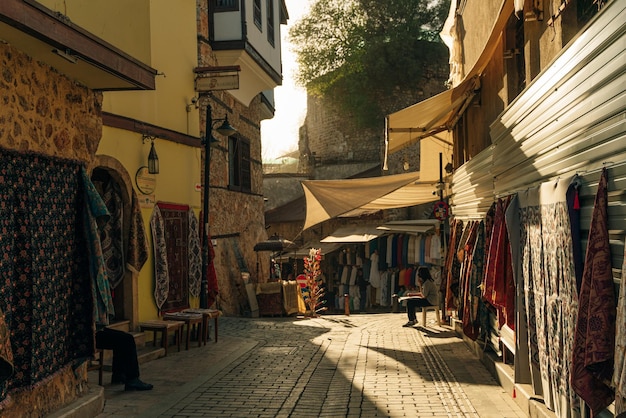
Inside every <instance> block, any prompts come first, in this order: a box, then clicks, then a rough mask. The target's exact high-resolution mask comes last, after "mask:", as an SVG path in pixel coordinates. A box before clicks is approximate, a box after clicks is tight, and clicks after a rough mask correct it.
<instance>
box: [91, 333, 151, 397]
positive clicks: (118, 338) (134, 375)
mask: <svg viewBox="0 0 626 418" xmlns="http://www.w3.org/2000/svg"><path fill="white" fill-rule="evenodd" d="M96 347H97V348H100V349H105V350H113V365H112V369H113V375H112V376H111V384H112V385H115V384H121V383H124V384H125V387H124V390H127V391H131V390H151V389H152V385H151V384H149V383H145V382H142V381H141V380H139V362H138V361H137V346H136V345H135V338H134V337H133V336H132V334H129V333H128V332H124V331H120V330H116V329H110V328H102V329H99V330H98V331H97V332H96Z"/></svg>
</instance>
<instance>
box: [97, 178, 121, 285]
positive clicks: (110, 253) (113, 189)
mask: <svg viewBox="0 0 626 418" xmlns="http://www.w3.org/2000/svg"><path fill="white" fill-rule="evenodd" d="M102 200H103V201H104V204H105V205H106V207H107V210H108V211H109V215H110V216H109V218H108V220H107V221H106V222H104V223H103V224H102V226H101V227H100V242H101V245H102V255H103V257H104V263H105V267H106V269H107V276H108V278H109V283H110V284H111V289H115V288H116V287H117V286H118V285H119V284H120V283H121V282H122V280H124V264H125V262H124V243H123V241H122V231H123V224H124V219H123V218H124V210H123V207H124V203H123V200H122V191H121V189H120V186H119V185H118V184H117V182H115V181H113V180H112V179H110V180H109V181H108V182H107V183H106V185H105V186H104V190H103V192H102Z"/></svg>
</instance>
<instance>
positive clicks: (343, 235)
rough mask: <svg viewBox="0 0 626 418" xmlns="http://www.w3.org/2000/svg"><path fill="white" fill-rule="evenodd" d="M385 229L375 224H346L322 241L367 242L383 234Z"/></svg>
mask: <svg viewBox="0 0 626 418" xmlns="http://www.w3.org/2000/svg"><path fill="white" fill-rule="evenodd" d="M384 233H385V231H381V230H379V229H377V228H376V227H375V226H344V227H341V228H339V229H337V230H336V231H335V232H333V233H332V234H331V235H329V236H327V237H326V238H324V239H323V240H321V241H320V242H334V243H342V244H357V243H365V242H368V241H371V240H373V239H374V238H378V237H379V236H381V235H383V234H384Z"/></svg>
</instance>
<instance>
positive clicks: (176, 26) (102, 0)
mask: <svg viewBox="0 0 626 418" xmlns="http://www.w3.org/2000/svg"><path fill="white" fill-rule="evenodd" d="M40 2H41V3H42V4H43V5H44V6H46V7H48V8H50V9H52V10H55V11H58V12H59V13H61V14H63V15H65V16H67V17H68V18H69V19H70V20H71V21H72V22H73V23H75V24H77V25H78V26H80V27H82V28H84V29H86V30H88V31H90V32H92V33H93V34H94V35H96V36H98V37H100V38H102V39H104V40H105V41H106V42H108V43H110V44H111V45H113V46H115V47H116V48H118V49H120V50H122V51H124V52H125V53H127V54H129V55H130V56H132V57H133V58H135V59H138V60H139V61H141V62H143V63H145V64H147V65H149V66H151V67H152V68H154V69H156V70H157V71H158V72H159V75H158V76H157V77H156V90H155V91H125V92H107V93H106V94H105V99H104V102H103V110H104V111H105V112H111V113H115V114H119V115H124V116H127V117H130V118H133V119H137V120H140V121H142V122H148V123H151V124H154V125H157V126H161V127H165V128H168V129H171V130H174V131H177V132H182V133H185V134H188V135H193V136H198V135H199V113H198V110H197V109H195V107H192V108H191V109H190V110H191V111H190V112H188V111H187V105H188V104H191V99H192V98H193V97H194V96H195V91H194V73H193V69H194V68H195V67H197V66H198V57H197V54H198V49H197V19H196V2H195V0H178V1H176V2H172V1H171V0H132V1H129V0H89V1H84V0H41V1H40ZM173 3H175V5H173ZM112 22H115V23H112Z"/></svg>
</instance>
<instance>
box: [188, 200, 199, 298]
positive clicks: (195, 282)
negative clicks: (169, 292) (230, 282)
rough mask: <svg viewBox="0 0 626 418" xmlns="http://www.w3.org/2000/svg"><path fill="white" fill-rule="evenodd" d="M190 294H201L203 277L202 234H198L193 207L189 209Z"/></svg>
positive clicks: (196, 219) (194, 295)
mask: <svg viewBox="0 0 626 418" xmlns="http://www.w3.org/2000/svg"><path fill="white" fill-rule="evenodd" d="M188 216H189V238H188V239H189V249H188V254H189V294H190V295H191V296H193V297H196V298H197V297H198V296H200V284H201V283H200V281H201V279H202V277H201V276H202V257H201V254H202V252H201V249H200V236H199V235H198V218H196V214H195V213H194V211H193V209H191V208H190V209H189V212H188Z"/></svg>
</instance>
